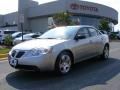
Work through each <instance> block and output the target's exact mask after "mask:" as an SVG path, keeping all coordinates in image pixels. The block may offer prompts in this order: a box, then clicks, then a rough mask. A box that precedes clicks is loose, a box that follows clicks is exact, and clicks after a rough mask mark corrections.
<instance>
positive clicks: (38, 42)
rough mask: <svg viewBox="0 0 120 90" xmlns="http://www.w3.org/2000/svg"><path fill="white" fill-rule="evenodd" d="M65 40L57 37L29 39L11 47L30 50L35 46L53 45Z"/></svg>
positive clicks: (45, 46)
mask: <svg viewBox="0 0 120 90" xmlns="http://www.w3.org/2000/svg"><path fill="white" fill-rule="evenodd" d="M65 41H66V40H58V39H35V40H30V41H25V42H23V43H20V44H18V45H16V46H14V47H13V49H18V50H31V49H36V48H48V47H52V46H55V45H57V44H60V43H63V42H65Z"/></svg>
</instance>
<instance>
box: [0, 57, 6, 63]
mask: <svg viewBox="0 0 120 90" xmlns="http://www.w3.org/2000/svg"><path fill="white" fill-rule="evenodd" d="M4 61H8V58H0V62H4Z"/></svg>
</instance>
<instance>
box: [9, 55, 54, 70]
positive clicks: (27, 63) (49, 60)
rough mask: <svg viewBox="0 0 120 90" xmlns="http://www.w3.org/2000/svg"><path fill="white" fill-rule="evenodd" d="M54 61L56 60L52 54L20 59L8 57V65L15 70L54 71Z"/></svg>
mask: <svg viewBox="0 0 120 90" xmlns="http://www.w3.org/2000/svg"><path fill="white" fill-rule="evenodd" d="M11 60H13V61H11ZM15 60H16V61H15ZM14 61H15V62H14ZM55 61H56V58H55V56H54V55H52V54H46V55H41V56H32V57H21V58H13V57H12V56H11V55H9V64H10V65H11V66H12V67H14V68H16V69H24V70H40V71H47V70H54V66H55Z"/></svg>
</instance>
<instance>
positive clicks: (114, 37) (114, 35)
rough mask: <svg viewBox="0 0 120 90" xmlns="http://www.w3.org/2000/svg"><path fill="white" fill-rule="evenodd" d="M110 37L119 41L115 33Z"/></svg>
mask: <svg viewBox="0 0 120 90" xmlns="http://www.w3.org/2000/svg"><path fill="white" fill-rule="evenodd" d="M109 37H110V39H117V36H116V34H114V33H111V34H110V36H109Z"/></svg>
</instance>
